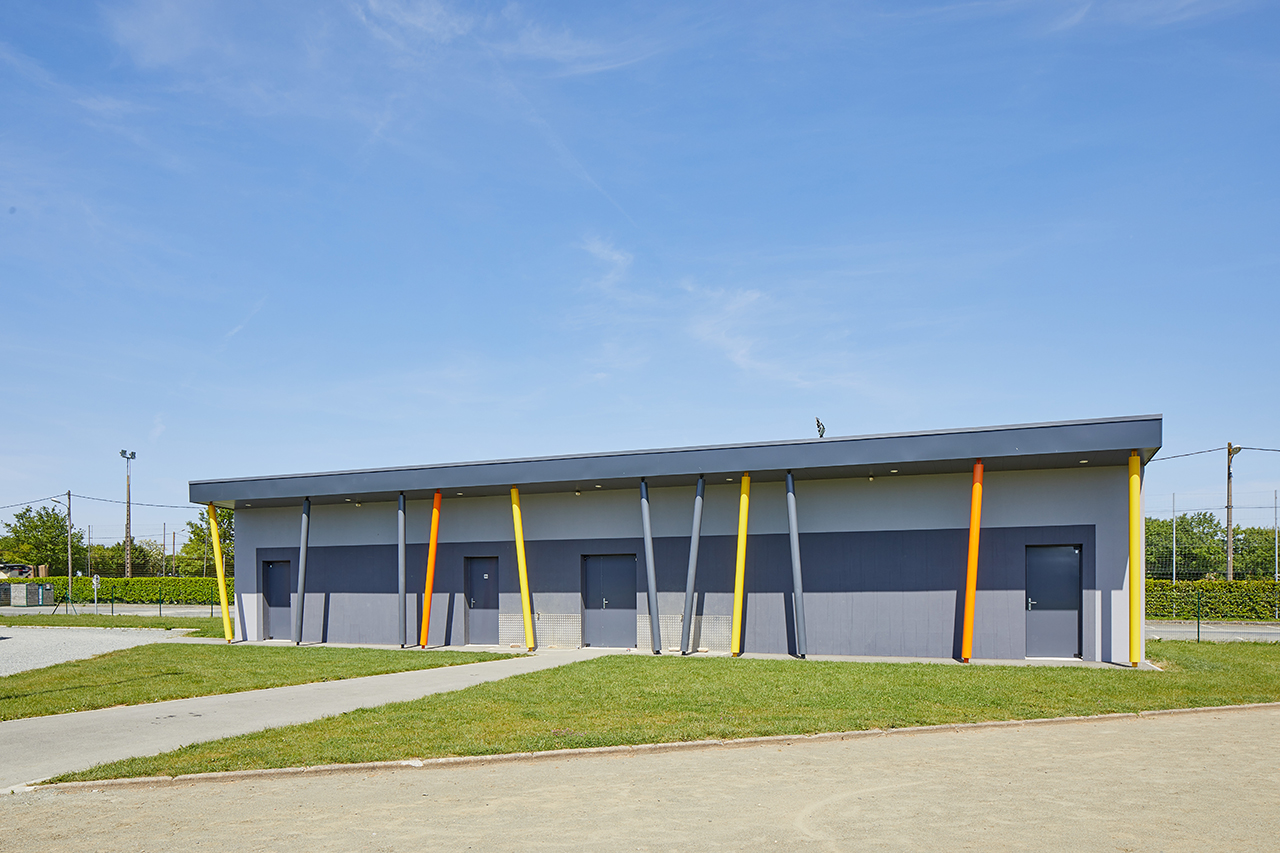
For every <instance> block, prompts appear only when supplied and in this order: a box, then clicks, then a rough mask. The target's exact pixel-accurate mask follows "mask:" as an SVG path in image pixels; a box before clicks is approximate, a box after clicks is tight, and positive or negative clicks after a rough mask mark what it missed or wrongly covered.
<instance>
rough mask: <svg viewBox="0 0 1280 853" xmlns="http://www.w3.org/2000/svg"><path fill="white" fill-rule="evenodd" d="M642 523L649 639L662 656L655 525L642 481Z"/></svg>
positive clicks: (647, 486)
mask: <svg viewBox="0 0 1280 853" xmlns="http://www.w3.org/2000/svg"><path fill="white" fill-rule="evenodd" d="M640 522H641V524H642V525H643V526H644V571H645V578H646V580H648V581H649V638H650V640H652V645H653V653H654V654H655V655H660V654H662V626H661V623H660V621H659V619H658V572H657V570H656V569H655V568H654V565H653V524H652V523H651V522H650V520H649V484H648V483H646V482H645V481H644V479H643V478H641V480H640Z"/></svg>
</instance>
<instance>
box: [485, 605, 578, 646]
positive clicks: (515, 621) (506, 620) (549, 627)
mask: <svg viewBox="0 0 1280 853" xmlns="http://www.w3.org/2000/svg"><path fill="white" fill-rule="evenodd" d="M533 639H534V641H535V642H536V643H537V645H538V648H540V649H545V648H549V647H551V646H556V647H559V648H562V649H576V648H579V647H580V646H581V645H582V616H581V615H579V614H577V613H535V614H534V615H533ZM498 643H499V645H503V646H511V645H518V646H521V647H523V646H524V615H523V614H521V613H499V614H498Z"/></svg>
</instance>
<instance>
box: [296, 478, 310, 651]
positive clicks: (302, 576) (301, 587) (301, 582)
mask: <svg viewBox="0 0 1280 853" xmlns="http://www.w3.org/2000/svg"><path fill="white" fill-rule="evenodd" d="M310 529H311V498H303V499H302V537H301V541H300V544H299V547H298V602H297V604H296V605H295V606H294V609H293V644H294V645H295V646H296V645H300V644H301V643H302V604H303V601H304V600H305V596H306V593H307V536H308V533H309V531H310Z"/></svg>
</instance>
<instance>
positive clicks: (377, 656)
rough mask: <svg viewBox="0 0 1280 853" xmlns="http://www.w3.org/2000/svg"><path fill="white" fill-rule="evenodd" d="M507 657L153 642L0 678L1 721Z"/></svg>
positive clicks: (458, 653)
mask: <svg viewBox="0 0 1280 853" xmlns="http://www.w3.org/2000/svg"><path fill="white" fill-rule="evenodd" d="M507 657H511V655H506V654H494V653H490V652H435V651H431V652H414V651H399V650H394V651H392V650H383V649H329V648H307V647H302V648H298V647H288V646H286V647H268V646H226V645H204V644H199V645H197V644H180V643H152V644H148V645H145V646H135V647H133V648H131V649H123V650H121V651H117V652H109V653H107V654H104V655H98V656H97V657H92V658H88V659H86V660H77V661H69V662H68V663H60V664H55V665H54V666H47V667H44V668H42V669H32V670H27V671H26V672H19V673H16V674H14V675H6V676H4V677H2V678H0V720H13V719H17V718H19V717H40V716H44V715H47V714H65V713H67V712H70V711H89V710H92V709H94V708H109V707H112V706H115V705H139V704H142V703H144V702H162V701H164V700H167V699H185V698H188V697H190V696H211V695H213V694H217V693H235V692H237V691H240V690H259V689H261V688H264V687H283V686H284V685H286V684H306V683H309V682H314V681H337V680H339V679H343V678H357V677H359V676H362V675H380V674H382V673H387V672H403V671H406V670H411V669H433V668H435V667H439V666H452V665H454V664H460V663H478V662H480V661H487V660H500V659H502V658H507Z"/></svg>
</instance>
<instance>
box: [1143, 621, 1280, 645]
mask: <svg viewBox="0 0 1280 853" xmlns="http://www.w3.org/2000/svg"><path fill="white" fill-rule="evenodd" d="M1146 627H1147V639H1149V640H1157V639H1163V640H1194V639H1195V638H1196V623H1195V622H1189V621H1181V620H1179V621H1174V620H1172V619H1168V620H1164V619H1161V620H1151V619H1148V620H1147V626H1146ZM1200 639H1201V640H1202V641H1206V642H1215V643H1230V642H1252V643H1280V622H1201V623H1200Z"/></svg>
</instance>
